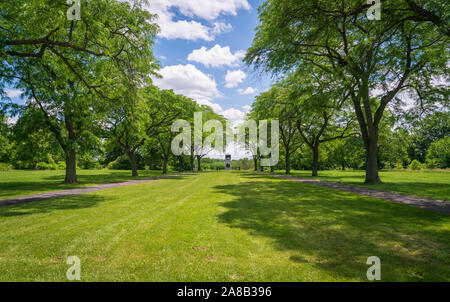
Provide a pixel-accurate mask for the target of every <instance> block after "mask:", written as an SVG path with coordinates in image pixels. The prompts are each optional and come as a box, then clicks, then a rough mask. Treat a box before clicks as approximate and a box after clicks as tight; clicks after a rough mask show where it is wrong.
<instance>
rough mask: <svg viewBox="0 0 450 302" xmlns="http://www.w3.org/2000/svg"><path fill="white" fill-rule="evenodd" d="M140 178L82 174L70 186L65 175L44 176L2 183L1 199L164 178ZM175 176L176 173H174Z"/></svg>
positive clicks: (111, 173)
mask: <svg viewBox="0 0 450 302" xmlns="http://www.w3.org/2000/svg"><path fill="white" fill-rule="evenodd" d="M140 173H141V174H140V176H139V177H137V178H133V177H131V172H128V171H125V172H122V171H117V172H114V171H108V172H107V173H106V172H105V173H101V174H93V175H86V174H82V173H80V174H79V175H78V181H79V184H77V185H70V184H65V183H63V181H64V175H63V174H61V175H51V176H44V177H42V178H40V179H39V180H37V181H33V182H0V199H3V198H9V197H11V196H20V195H22V196H23V195H30V194H35V193H36V194H37V193H40V192H42V191H45V192H51V191H58V190H70V189H75V188H80V187H86V186H90V185H91V184H92V185H94V184H96V185H97V184H98V185H102V184H109V183H119V182H123V181H128V180H142V179H146V178H153V177H158V176H163V175H162V173H158V172H157V171H140ZM174 174H175V173H174ZM173 178H174V179H181V178H182V176H177V177H173Z"/></svg>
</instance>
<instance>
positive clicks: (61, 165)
mask: <svg viewBox="0 0 450 302" xmlns="http://www.w3.org/2000/svg"><path fill="white" fill-rule="evenodd" d="M57 165H58V170H65V169H66V162H64V161H59V162H58V163H57Z"/></svg>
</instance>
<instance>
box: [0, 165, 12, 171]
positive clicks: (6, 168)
mask: <svg viewBox="0 0 450 302" xmlns="http://www.w3.org/2000/svg"><path fill="white" fill-rule="evenodd" d="M12 169H13V166H12V165H11V164H8V163H0V171H9V170H12Z"/></svg>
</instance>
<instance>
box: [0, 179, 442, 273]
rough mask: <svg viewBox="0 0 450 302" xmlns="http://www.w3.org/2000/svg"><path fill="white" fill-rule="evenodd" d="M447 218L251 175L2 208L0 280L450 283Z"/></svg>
mask: <svg viewBox="0 0 450 302" xmlns="http://www.w3.org/2000/svg"><path fill="white" fill-rule="evenodd" d="M449 238H450V216H449V215H445V214H439V213H435V212H432V211H428V210H423V209H417V208H413V207H409V206H406V205H401V204H395V203H390V202H387V201H383V200H378V199H374V198H369V197H363V196H359V195H354V194H351V193H347V192H342V191H336V190H332V189H328V188H323V187H318V186H314V185H310V184H301V183H297V182H292V181H287V180H282V179H274V178H270V177H265V176H259V175H253V174H248V173H237V172H235V173H226V172H222V173H205V174H198V175H189V176H182V177H177V178H174V179H165V180H158V181H154V182H148V183H144V184H138V185H132V186H128V187H120V188H114V189H110V190H105V191H99V192H96V193H92V194H86V195H79V196H73V197H67V198H60V199H55V200H49V201H44V202H37V203H30V204H25V205H20V206H12V207H4V208H0V281H66V277H65V274H66V270H67V269H68V268H69V265H67V264H66V259H67V257H68V256H72V255H73V256H78V257H79V258H80V259H81V278H82V281H367V279H366V271H367V269H368V268H369V266H368V265H366V260H367V258H368V257H369V256H378V257H380V259H381V263H382V271H381V278H382V281H422V280H426V281H438V280H439V281H450V256H449V251H450V240H449Z"/></svg>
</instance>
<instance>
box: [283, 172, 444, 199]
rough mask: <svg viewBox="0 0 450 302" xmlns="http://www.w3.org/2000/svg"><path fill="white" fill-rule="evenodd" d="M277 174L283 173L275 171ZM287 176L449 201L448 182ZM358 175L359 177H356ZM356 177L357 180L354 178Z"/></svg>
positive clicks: (296, 173)
mask: <svg viewBox="0 0 450 302" xmlns="http://www.w3.org/2000/svg"><path fill="white" fill-rule="evenodd" d="M277 174H278V175H283V174H281V173H277ZM288 176H293V177H298V178H305V179H316V180H323V181H330V182H336V183H342V184H347V185H352V186H358V187H364V188H369V189H374V190H380V191H386V192H395V193H399V194H404V195H414V196H421V197H425V198H430V199H443V200H446V201H450V197H448V196H450V186H449V184H448V183H439V182H420V181H404V180H403V181H401V182H398V181H395V182H393V181H392V179H391V180H386V179H385V178H384V177H383V175H381V176H380V177H381V180H382V181H383V183H382V184H365V183H364V175H362V176H361V177H359V176H358V175H337V176H332V175H320V172H319V177H311V175H304V174H303V173H298V172H294V173H292V174H290V175H288ZM358 177H359V178H358ZM356 178H358V180H356Z"/></svg>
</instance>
